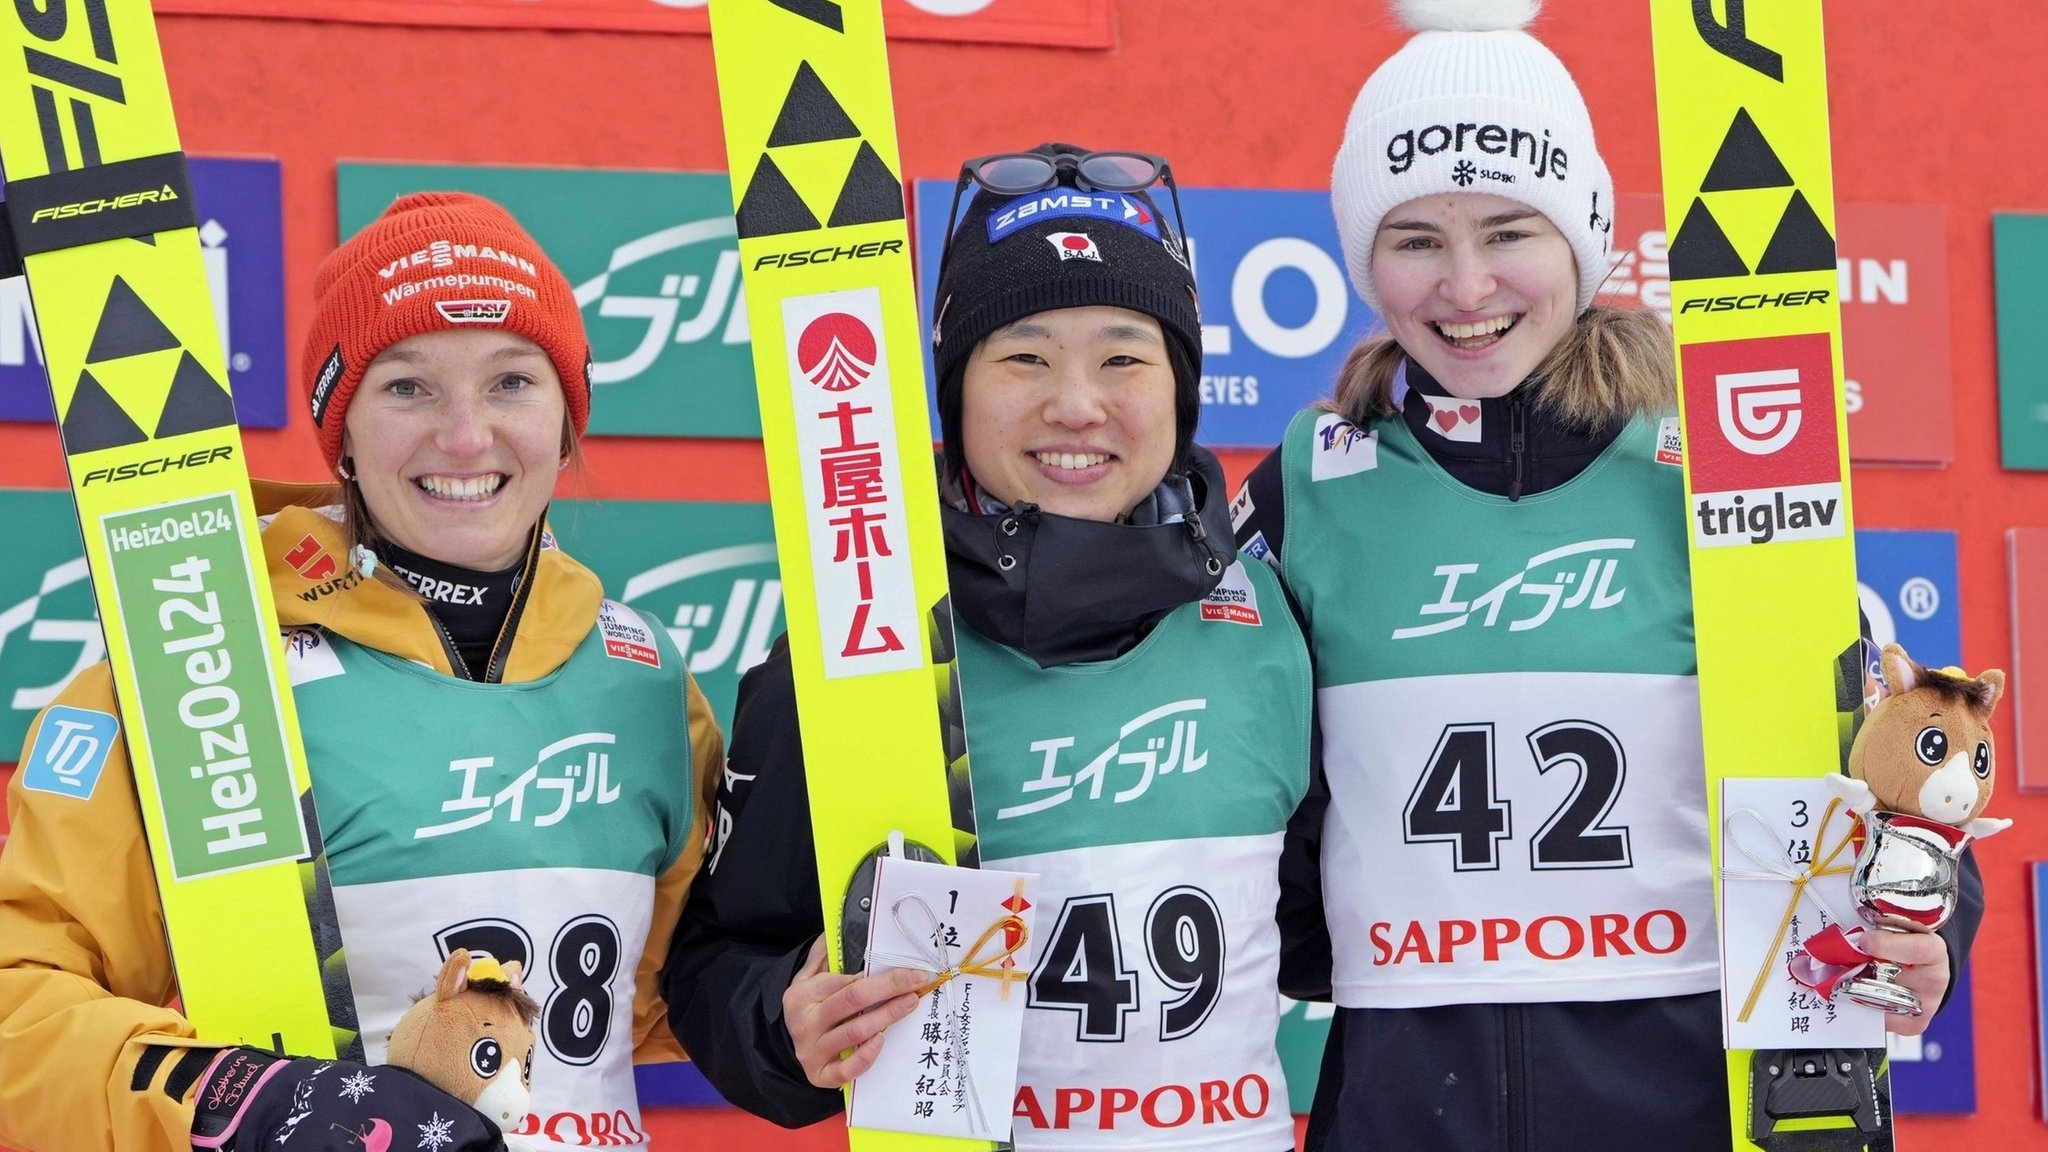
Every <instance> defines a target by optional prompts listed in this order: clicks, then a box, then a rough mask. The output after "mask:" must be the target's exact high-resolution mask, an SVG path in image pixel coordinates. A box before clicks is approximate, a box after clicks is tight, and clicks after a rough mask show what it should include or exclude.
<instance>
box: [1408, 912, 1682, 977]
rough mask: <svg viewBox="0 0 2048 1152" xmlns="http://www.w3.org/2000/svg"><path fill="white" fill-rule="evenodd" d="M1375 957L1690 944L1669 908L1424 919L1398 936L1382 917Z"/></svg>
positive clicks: (1412, 960)
mask: <svg viewBox="0 0 2048 1152" xmlns="http://www.w3.org/2000/svg"><path fill="white" fill-rule="evenodd" d="M1370 932H1371V935H1372V952H1373V956H1372V962H1373V966H1374V967H1376V968H1379V967H1386V966H1388V965H1393V964H1450V963H1455V962H1457V961H1461V960H1462V961H1465V962H1468V963H1469V962H1471V961H1472V960H1473V959H1474V958H1473V956H1472V954H1471V952H1470V951H1469V950H1468V951H1467V952H1466V953H1465V955H1463V956H1460V955H1459V954H1458V950H1459V949H1460V948H1466V949H1471V948H1477V950H1478V952H1479V956H1478V959H1479V960H1480V961H1482V962H1485V963H1494V962H1497V961H1499V960H1500V959H1501V958H1502V957H1503V956H1504V955H1506V954H1508V953H1509V952H1510V951H1516V952H1522V953H1526V954H1528V955H1530V956H1534V957H1536V958H1537V959H1538V960H1571V959H1574V958H1576V957H1578V956H1582V955H1585V954H1587V953H1589V952H1590V953H1591V954H1592V955H1593V956H1595V957H1602V958H1604V957H1610V956H1634V955H1636V954H1637V953H1643V954H1645V955H1650V956H1666V955H1669V954H1671V953H1673V952H1676V951H1678V950H1679V949H1680V948H1682V947H1684V946H1685V938H1686V925H1685V917H1683V916H1681V915H1679V914H1678V913H1677V912H1674V911H1672V910H1671V909H1669V908H1657V909H1653V910H1651V911H1649V912H1645V913H1643V914H1642V915H1641V916H1638V917H1636V918H1634V919H1633V920H1632V919H1630V918H1629V917H1628V916H1627V915H1625V914H1623V913H1620V912H1600V913H1596V914H1594V915H1592V916H1588V917H1586V918H1585V919H1584V920H1583V921H1582V920H1579V919H1577V918H1574V917H1571V916H1539V917H1537V918H1536V919H1534V920H1530V921H1527V922H1526V923H1525V922H1523V921H1520V920H1515V919H1511V918H1508V917H1492V916H1490V917H1487V918H1485V919H1482V920H1480V921H1478V922H1477V923H1474V922H1473V921H1471V920H1439V921H1437V922H1436V925H1435V929H1434V931H1432V930H1431V928H1430V927H1429V926H1428V925H1426V924H1424V923H1423V922H1422V921H1420V920H1410V921H1409V922H1408V924H1407V927H1405V928H1403V929H1401V930H1400V939H1399V940H1398V941H1396V939H1395V936H1394V933H1395V926H1394V925H1393V924H1391V923H1388V922H1387V921H1384V920H1382V921H1379V922H1377V923H1375V924H1373V926H1372V928H1371V929H1370Z"/></svg>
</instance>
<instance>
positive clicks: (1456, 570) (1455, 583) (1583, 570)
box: [1393, 538, 1636, 640]
mask: <svg viewBox="0 0 2048 1152" xmlns="http://www.w3.org/2000/svg"><path fill="white" fill-rule="evenodd" d="M1635 546H1636V542H1635V541H1634V540H1633V539H1626V538H1610V539H1606V540H1581V541H1580V542H1578V543H1576V544H1567V545H1565V546H1564V547H1562V548H1552V549H1551V550H1550V551H1548V552H1544V553H1541V554H1539V555H1536V556H1532V557H1530V558H1529V562H1528V563H1526V564H1524V565H1522V570H1521V571H1520V572H1517V573H1515V574H1514V575H1512V576H1509V577H1508V578H1507V579H1505V580H1502V581H1500V582H1498V583H1496V584H1494V585H1493V586H1492V587H1490V588H1488V589H1487V590H1486V591H1484V592H1482V593H1480V594H1479V595H1477V596H1473V597H1471V598H1470V599H1458V598H1457V597H1458V591H1459V586H1460V585H1461V584H1464V581H1465V578H1466V577H1467V576H1471V575H1474V574H1476V573H1477V572H1478V571H1479V565H1477V564H1439V565H1437V566H1436V568H1435V574H1436V576H1437V577H1438V578H1439V579H1441V580H1442V581H1443V582H1444V584H1443V589H1442V591H1440V592H1439V593H1438V595H1437V598H1436V600H1435V601H1434V602H1432V603H1428V604H1424V605H1422V606H1421V607H1420V608H1417V609H1416V610H1415V611H1416V615H1417V616H1419V617H1421V618H1422V619H1423V620H1424V621H1427V622H1426V623H1422V624H1414V625H1410V626H1409V627H1406V628H1396V629H1394V635H1393V639H1396V640H1413V639H1415V638H1417V637H1419V636H1434V635H1436V634H1437V633H1439V632H1450V631H1453V630H1455V629H1458V628H1463V627H1464V626H1465V625H1466V624H1467V623H1470V622H1471V621H1473V620H1477V621H1479V626H1480V627H1482V628H1491V627H1493V626H1494V625H1496V624H1498V623H1500V622H1501V618H1502V617H1503V616H1506V617H1507V621H1508V631H1510V632H1526V631H1528V630H1530V629H1531V628H1541V627H1542V626H1543V625H1545V624H1548V623H1549V622H1550V621H1551V620H1553V619H1556V618H1557V613H1558V612H1559V611H1560V610H1563V611H1571V610H1573V609H1581V608H1582V609H1584V610H1585V611H1587V612H1599V611H1602V610H1604V609H1607V608H1612V607H1614V606H1615V605H1617V604H1619V603H1621V601H1622V598H1623V597H1625V596H1627V595H1628V588H1627V587H1626V586H1625V585H1624V584H1622V583H1621V582H1619V581H1617V580H1616V579H1615V576H1614V573H1615V569H1616V568H1617V567H1619V566H1620V564H1621V560H1620V558H1619V557H1618V556H1615V555H1611V553H1618V552H1626V551H1629V550H1630V549H1632V548H1634V547H1635ZM1582 558H1583V559H1582ZM1466 587H1471V585H1466ZM1510 594H1513V597H1514V599H1513V600H1512V601H1511V600H1510V599H1509V596H1510ZM1510 603H1512V604H1513V605H1514V606H1515V607H1516V608H1517V609H1522V610H1523V611H1505V609H1506V608H1507V606H1508V605H1509V604H1510Z"/></svg>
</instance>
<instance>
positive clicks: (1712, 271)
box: [1669, 196, 1749, 280]
mask: <svg viewBox="0 0 2048 1152" xmlns="http://www.w3.org/2000/svg"><path fill="white" fill-rule="evenodd" d="M1669 259H1670V261H1671V278H1672V279H1673V280H1711V279H1714V278H1715V277H1719V276H1747V275H1749V266H1748V265H1746V264H1744V263H1743V262H1742V255H1741V253H1738V252H1737V251H1735V245H1734V244H1732V243H1730V242H1729V240H1728V234H1727V233H1726V232H1723V231H1721V224H1720V222H1719V221H1717V220H1715V219H1714V214H1713V213H1712V212H1709V211H1707V202H1706V201H1705V200H1702V199H1700V198H1699V197H1697V196H1695V197H1693V198H1692V207H1691V208H1688V209H1686V213H1685V222H1684V223H1682V224H1680V225H1679V226H1678V235H1677V236H1674V237H1672V240H1671V249H1670V255H1669Z"/></svg>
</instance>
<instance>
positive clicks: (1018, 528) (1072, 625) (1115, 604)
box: [939, 446, 1237, 668]
mask: <svg viewBox="0 0 2048 1152" xmlns="http://www.w3.org/2000/svg"><path fill="white" fill-rule="evenodd" d="M942 467H943V464H942ZM1186 475H1187V479H1188V481H1189V483H1190V485H1191V487H1192V489H1193V492H1194V498H1195V510H1194V511H1191V512H1189V513H1188V514H1187V516H1186V517H1185V518H1183V519H1180V520H1176V521H1173V522H1170V523H1165V524H1147V525H1135V524H1106V523H1103V522H1101V521H1096V520H1076V519H1073V518H1071V517H1067V516H1055V515H1053V514H1052V513H1049V512H1045V511H1043V510H1041V509H1040V508H1039V507H1038V506H1037V505H1035V504H1030V503H1025V504H1020V505H1018V506H1017V507H1016V508H1014V509H1011V510H1009V511H1007V512H1000V513H993V514H986V515H984V514H980V513H975V512H969V511H967V510H966V502H965V501H964V500H962V499H961V498H960V495H959V489H958V480H957V479H949V480H948V481H947V482H946V484H945V489H944V491H943V493H942V498H941V500H940V506H939V517H940V519H941V521H942V522H943V523H944V526H945V533H946V573H947V577H948V580H949V581H950V584H951V592H952V598H953V610H954V612H955V613H956V615H957V616H958V618H959V619H961V620H963V621H965V622H966V623H967V625H968V627H971V628H973V629H974V630H975V631H976V632H979V633H981V634H982V635H983V636H986V637H988V638H989V639H991V640H994V641H996V642H997V643H1000V644H1004V645H1007V646H1008V647H1011V648H1015V649H1017V650H1018V651H1021V652H1023V653H1024V654H1025V655H1027V656H1029V657H1031V659H1032V660H1034V661H1036V662H1037V663H1038V666H1039V667H1041V668H1057V667H1059V666H1061V665H1063V664H1078V663H1084V662H1088V661H1095V660H1109V659H1113V658H1115V657H1117V656H1121V655H1123V654H1124V653H1125V652H1128V651H1130V650H1131V649H1132V648H1134V647H1136V646H1137V644H1138V642H1139V641H1140V640H1143V639H1144V638H1145V636H1146V634H1147V633H1149V632H1150V631H1151V630H1152V626H1153V625H1155V624H1157V623H1158V622H1159V621H1160V620H1161V619H1163V618H1164V617H1165V616H1166V614H1167V613H1169V612H1171V611H1173V610H1174V609H1175V608H1178V607H1180V606H1181V605H1183V604H1187V603H1190V602H1192V601H1196V600H1200V599H1201V598H1202V597H1204V596H1207V595H1208V594H1209V593H1210V592H1212V591H1214V590H1215V588H1216V585H1217V583H1218V582H1219V581H1221V580H1222V578H1223V572H1224V570H1225V569H1226V568H1228V567H1230V564H1231V562H1232V560H1233V559H1234V558H1235V553H1236V549H1237V542H1236V539H1235V537H1234V536H1233V535H1232V534H1231V531H1230V510H1229V508H1228V506H1227V503H1226V501H1225V498H1224V495H1223V468H1222V466H1221V465H1219V464H1218V463H1217V462H1216V457H1215V456H1213V455H1211V454H1210V453H1209V452H1208V450H1207V449H1204V448H1201V447H1199V446H1197V447H1195V448H1193V450H1192V451H1191V452H1190V454H1189V458H1188V471H1187V474H1186Z"/></svg>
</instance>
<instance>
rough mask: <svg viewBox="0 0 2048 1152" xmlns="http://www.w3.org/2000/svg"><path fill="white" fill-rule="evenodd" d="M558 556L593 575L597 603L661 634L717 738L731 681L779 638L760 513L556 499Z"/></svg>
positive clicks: (778, 593)
mask: <svg viewBox="0 0 2048 1152" xmlns="http://www.w3.org/2000/svg"><path fill="white" fill-rule="evenodd" d="M548 522H549V524H550V525H551V526H552V527H553V528H554V530H555V534H556V536H557V537H558V538H559V539H560V542H561V545H562V548H563V550H564V551H566V552H568V553H569V555H571V556H574V557H576V558H577V559H578V560H580V561H582V562H583V563H584V564H586V565H588V566H589V567H590V569H591V570H592V571H594V572H596V573H597V574H598V577H599V578H600V579H602V580H603V581H604V590H605V595H607V596H610V597H611V598H612V599H614V600H621V601H624V602H625V603H627V604H630V605H632V606H633V607H635V608H638V609H640V610H641V611H643V612H646V613H647V614H648V615H650V616H653V617H654V618H655V620H656V621H658V622H659V623H661V624H662V625H663V626H665V627H666V628H667V629H668V634H669V636H670V637H671V638H672V639H674V640H675V643H676V649H677V650H678V651H680V652H681V653H682V654H683V659H684V660H685V661H687V662H688V663H689V666H690V674H691V675H693V676H695V677H696V678H697V684H698V686H699V687H701V688H702V689H703V690H704V695H705V696H706V697H707V698H709V699H710V701H711V709H712V711H713V713H715V714H716V715H717V717H718V724H719V727H720V728H721V729H722V730H727V729H729V728H730V725H731V722H732V702H733V694H734V693H735V692H737V691H738V690H739V682H740V674H741V673H743V672H745V671H746V670H747V669H749V668H752V667H753V666H754V665H756V664H759V663H760V662H761V661H762V660H763V659H765V658H766V657H767V655H768V649H769V647H770V646H771V645H772V644H774V642H775V638H776V637H777V636H780V635H781V634H782V630H783V622H782V577H781V573H780V570H779V569H778V568H777V567H776V563H775V529H774V525H773V524H772V523H771V522H770V521H769V517H768V505H766V504H711V503H694V502H680V501H654V500H558V501H556V502H555V505H554V507H553V508H551V509H550V510H549V512H548Z"/></svg>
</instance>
